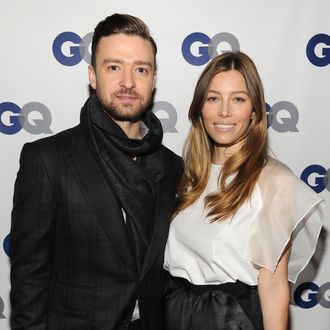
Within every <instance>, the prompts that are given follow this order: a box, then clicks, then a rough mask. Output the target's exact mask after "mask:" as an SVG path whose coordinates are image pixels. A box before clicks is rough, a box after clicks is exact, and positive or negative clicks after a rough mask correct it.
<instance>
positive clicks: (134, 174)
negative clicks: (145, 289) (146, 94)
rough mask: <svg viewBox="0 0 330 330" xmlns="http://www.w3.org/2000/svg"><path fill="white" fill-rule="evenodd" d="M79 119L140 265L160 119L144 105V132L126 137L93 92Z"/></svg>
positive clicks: (157, 166)
mask: <svg viewBox="0 0 330 330" xmlns="http://www.w3.org/2000/svg"><path fill="white" fill-rule="evenodd" d="M80 121H81V125H82V127H83V130H84V133H85V135H86V137H87V139H88V141H89V145H90V146H91V149H92V152H93V154H94V156H95V158H96V159H97V161H98V163H99V166H100V168H101V170H102V172H103V173H104V175H105V177H106V179H107V181H108V183H109V185H110V187H111V188H112V190H113V191H114V192H115V194H116V196H117V199H118V203H119V204H120V206H121V208H122V209H123V210H124V212H125V214H126V228H127V233H128V238H129V241H130V243H131V247H132V250H133V253H134V255H135V257H136V261H137V266H138V269H141V266H142V262H143V258H144V255H145V252H146V249H147V248H148V245H149V241H150V237H151V233H152V229H153V222H154V215H155V205H156V198H157V196H156V191H155V184H156V182H158V181H159V180H161V178H162V177H163V171H164V168H163V167H164V165H163V162H162V158H161V153H160V148H159V147H160V145H161V141H162V137H163V130H162V127H161V124H160V121H159V120H158V118H157V117H156V116H155V115H154V114H153V113H152V112H151V111H150V109H148V110H147V111H146V112H145V113H144V115H143V116H142V121H143V122H144V123H145V125H146V126H147V127H148V129H149V132H148V134H147V135H146V136H144V138H143V139H141V140H136V139H129V138H128V137H127V135H126V134H125V132H124V131H123V130H122V129H121V128H120V127H119V126H118V125H117V124H116V123H115V122H114V121H113V120H112V119H111V118H110V117H109V116H108V114H107V113H105V110H104V109H103V108H102V106H101V104H100V103H99V101H98V100H97V97H96V95H92V96H91V97H90V98H89V99H88V100H87V101H86V103H85V105H84V106H83V108H82V110H81V115H80ZM132 157H136V160H133V158H132ZM123 221H124V220H123Z"/></svg>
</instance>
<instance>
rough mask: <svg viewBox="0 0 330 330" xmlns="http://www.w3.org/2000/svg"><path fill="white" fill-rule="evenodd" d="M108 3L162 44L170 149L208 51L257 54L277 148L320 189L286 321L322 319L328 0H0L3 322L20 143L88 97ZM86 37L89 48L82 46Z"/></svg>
mask: <svg viewBox="0 0 330 330" xmlns="http://www.w3.org/2000/svg"><path fill="white" fill-rule="evenodd" d="M115 12H120V13H130V14H133V15H136V16H138V17H140V18H142V19H143V20H144V21H145V22H146V23H147V24H148V25H149V27H150V29H151V32H152V35H153V36H154V38H155V40H156V42H157V44H158V48H159V54H158V79H157V93H156V98H155V101H156V103H155V108H154V111H155V113H156V114H157V116H158V117H159V118H160V119H161V120H162V124H163V127H164V131H165V135H164V140H163V142H164V144H165V145H166V146H168V147H169V148H170V149H172V150H173V151H175V152H176V153H177V154H181V149H182V145H183V141H184V138H185V136H186V134H187V131H188V129H189V123H188V121H187V112H188V107H189V104H190V101H191V97H192V94H193V89H194V86H195V83H196V81H197V78H198V76H199V74H200V73H201V71H202V69H203V68H204V67H205V65H206V63H207V62H208V61H209V59H210V55H209V51H210V50H211V49H212V47H213V51H214V52H215V53H221V52H222V51H224V50H230V49H240V50H242V51H244V52H246V53H247V54H249V55H250V56H251V57H252V59H253V60H254V61H255V63H256V65H257V67H258V69H259V72H260V75H261V77H262V79H263V82H264V87H265V93H266V100H267V104H268V107H267V111H268V119H269V123H270V127H269V130H268V131H269V136H270V147H271V150H272V152H273V153H274V155H275V156H276V157H278V158H279V159H280V160H281V161H283V162H285V163H286V164H287V165H289V166H290V167H291V169H292V170H293V171H294V172H295V173H296V174H297V175H298V176H301V177H302V179H303V180H304V181H305V182H306V184H309V185H310V186H311V187H312V188H313V189H314V190H315V191H316V192H317V193H319V194H320V195H321V196H322V197H323V198H324V199H325V201H326V211H325V225H324V230H323V232H322V237H321V240H320V244H319V248H318V250H317V253H316V255H315V258H313V260H312V262H311V263H310V265H309V266H308V268H307V270H306V272H304V274H303V275H302V276H301V277H300V279H299V283H297V284H296V285H295V286H294V287H293V288H292V305H291V329H293V330H304V329H306V330H307V329H320V330H321V329H322V330H327V329H329V323H330V313H329V308H330V279H329V274H330V271H329V270H330V265H329V262H328V261H329V253H330V247H329V240H330V238H329V235H328V232H329V222H328V219H329V209H328V206H327V205H329V199H330V195H329V191H330V184H329V182H328V174H330V172H329V164H330V153H329V148H328V143H329V142H327V141H330V132H329V129H328V128H329V123H330V121H329V119H330V99H329V86H330V19H329V13H330V2H329V1H328V0H314V1H310V0H286V1H285V0H277V1H269V0H250V1H245V0H235V1H222V0H204V1H193V0H182V1H178V0H177V1H172V0H167V1H166V2H165V1H164V2H162V3H154V2H152V1H150V0H139V1H133V0H126V1H119V0H116V1H106V0H98V1H97V0H96V1H85V0H77V1H74V0H71V1H67V0H57V1H56V2H55V1H54V2H51V1H45V0H29V1H26V0H25V1H24V0H11V1H6V0H0V16H1V18H0V40H1V46H0V49H1V51H0V59H1V61H0V63H1V64H0V67H1V69H0V151H1V172H0V180H1V185H0V196H1V208H0V220H1V221H0V239H1V241H2V242H3V249H1V250H0V265H1V272H0V329H3V330H7V329H9V326H8V319H9V317H10V305H9V290H10V283H9V258H8V246H9V237H8V233H9V229H10V212H11V208H12V195H13V186H14V181H15V178H16V173H17V170H18V159H19V153H20V150H21V148H22V145H23V144H24V143H25V142H27V141H32V140H36V139H39V138H42V137H44V136H48V135H49V134H53V133H57V132H59V131H61V130H63V129H65V128H68V127H71V126H73V125H75V124H76V123H77V122H78V120H79V113H80V108H81V106H82V105H83V103H84V102H85V100H86V98H87V97H88V79H87V62H86V60H85V59H87V58H88V47H89V46H90V45H89V41H88V40H89V37H90V33H91V32H92V31H93V29H94V27H95V25H96V24H97V23H98V22H99V21H100V20H101V19H104V18H105V17H106V16H108V15H110V14H112V13H115ZM63 32H67V33H64V34H63ZM83 46H85V47H86V49H87V51H85V52H83V51H82V50H81V51H80V52H79V47H80V48H81V49H82V47H83ZM211 54H212V53H211ZM69 64H71V65H69ZM155 330H157V329H155Z"/></svg>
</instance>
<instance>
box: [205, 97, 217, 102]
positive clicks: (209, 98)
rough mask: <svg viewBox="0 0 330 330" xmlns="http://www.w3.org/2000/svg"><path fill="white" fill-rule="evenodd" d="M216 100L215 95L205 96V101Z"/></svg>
mask: <svg viewBox="0 0 330 330" xmlns="http://www.w3.org/2000/svg"><path fill="white" fill-rule="evenodd" d="M216 100H217V98H216V97H215V96H209V97H208V98H207V101H209V102H215V101H216Z"/></svg>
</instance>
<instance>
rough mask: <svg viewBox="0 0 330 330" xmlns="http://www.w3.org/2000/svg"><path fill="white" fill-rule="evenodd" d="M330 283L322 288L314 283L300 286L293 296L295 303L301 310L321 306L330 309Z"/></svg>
mask: <svg viewBox="0 0 330 330" xmlns="http://www.w3.org/2000/svg"><path fill="white" fill-rule="evenodd" d="M329 290H330V282H326V283H324V284H323V285H321V286H318V285H317V284H315V283H313V282H305V283H302V284H300V285H299V286H298V287H297V288H296V290H295V291H294V294H293V299H294V302H295V303H296V304H297V305H298V306H299V307H301V308H312V307H314V306H316V305H317V304H320V305H321V306H322V307H324V308H330V299H329V298H330V296H329V292H330V291H329Z"/></svg>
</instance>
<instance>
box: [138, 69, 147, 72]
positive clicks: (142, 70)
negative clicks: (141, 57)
mask: <svg viewBox="0 0 330 330" xmlns="http://www.w3.org/2000/svg"><path fill="white" fill-rule="evenodd" d="M137 71H138V72H139V73H146V72H147V69H146V68H137Z"/></svg>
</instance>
